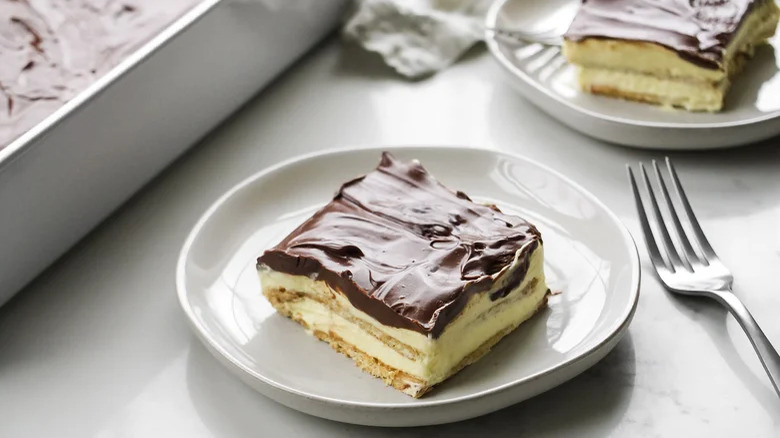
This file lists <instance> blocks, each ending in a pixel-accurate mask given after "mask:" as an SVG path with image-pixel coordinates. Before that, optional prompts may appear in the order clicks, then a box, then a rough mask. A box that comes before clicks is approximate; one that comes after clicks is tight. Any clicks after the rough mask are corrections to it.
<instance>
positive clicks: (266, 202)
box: [176, 147, 640, 426]
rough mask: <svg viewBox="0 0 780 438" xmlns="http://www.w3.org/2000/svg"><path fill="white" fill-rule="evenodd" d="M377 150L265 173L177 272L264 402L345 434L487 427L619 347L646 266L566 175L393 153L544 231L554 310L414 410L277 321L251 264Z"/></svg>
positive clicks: (322, 157)
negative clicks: (479, 422)
mask: <svg viewBox="0 0 780 438" xmlns="http://www.w3.org/2000/svg"><path fill="white" fill-rule="evenodd" d="M381 150H382V149H357V150H355V149H353V150H342V151H334V152H329V153H323V154H318V155H311V156H306V157H302V158H300V159H296V160H293V161H288V162H286V163H283V164H280V165H277V166H274V167H272V168H270V169H267V170H265V171H263V172H261V173H259V174H257V175H256V176H254V177H252V178H250V179H248V180H247V181H245V182H243V183H241V184H239V185H238V186H236V187H235V188H233V189H232V190H230V191H229V192H228V193H226V194H225V195H224V196H223V197H222V198H220V199H219V200H218V201H217V202H216V203H215V204H214V205H213V206H212V207H211V208H210V209H209V210H208V211H207V212H206V214H205V215H204V216H203V218H201V220H200V221H199V222H198V224H197V225H196V226H195V228H194V229H193V231H192V233H191V234H190V236H189V238H188V239H187V242H186V243H185V245H184V248H183V249H182V252H181V256H180V259H179V264H178V268H177V278H176V281H177V289H178V294H179V299H180V301H181V305H182V307H183V309H184V311H185V313H186V314H187V317H188V318H189V321H190V323H191V324H192V327H193V329H194V331H195V333H196V334H197V335H198V336H199V337H200V339H201V340H202V341H203V342H204V344H205V345H206V346H207V347H208V348H209V350H210V351H211V352H212V353H213V354H214V356H216V357H217V359H219V360H220V361H221V362H222V363H223V364H225V365H226V366H227V367H228V368H229V369H230V370H232V371H233V372H234V373H236V374H237V375H238V376H239V377H241V378H242V379H243V380H244V381H245V382H246V383H247V384H249V385H250V386H252V387H253V388H255V389H256V390H258V391H259V392H261V393H262V394H264V395H266V396H268V397H270V398H272V399H274V400H276V401H278V402H280V403H282V404H285V405H287V406H289V407H291V408H293V409H298V410H300V411H303V412H307V413H309V414H312V415H317V416H320V417H325V418H330V419H333V420H338V421H344V422H349V423H359V424H368V425H378V426H413V425H424V424H436V423H445V422H451V421H457V420H463V419H466V418H470V417H475V416H478V415H482V414H485V413H488V412H491V411H494V410H497V409H500V408H503V407H505V406H509V405H511V404H514V403H517V402H519V401H521V400H524V399H527V398H529V397H532V396H534V395H536V394H538V393H540V392H542V391H545V390H547V389H550V388H552V387H554V386H556V385H558V384H560V383H562V382H564V381H566V380H568V379H570V378H572V377H574V376H575V375H577V374H579V373H580V372H582V371H584V370H585V369H586V368H588V367H590V366H591V365H593V364H594V363H596V361H598V360H599V359H601V358H602V357H603V356H604V355H605V354H606V353H607V352H608V351H609V350H610V349H612V347H614V346H615V344H616V343H617V342H618V340H619V339H620V338H621V336H622V335H623V333H624V332H625V330H626V328H627V327H628V324H629V321H630V320H631V317H632V315H633V313H634V309H635V307H636V303H637V297H638V293H639V272H640V270H639V261H638V256H637V251H636V247H635V246H634V243H633V241H632V239H631V236H630V235H629V233H628V231H627V230H626V229H625V227H624V226H623V225H622V224H621V223H620V221H619V220H618V219H617V218H616V217H615V215H614V214H613V213H611V212H610V211H609V210H608V209H607V208H606V207H605V206H604V205H603V204H602V203H601V202H599V201H598V200H597V199H596V198H595V197H593V195H591V194H590V193H588V192H586V191H585V190H584V189H583V188H581V187H580V186H578V185H577V184H575V183H574V182H572V181H570V180H568V179H567V178H565V177H564V176H562V175H560V174H558V173H556V172H554V171H552V170H550V169H548V168H546V167H544V166H541V165H539V164H536V163H534V162H532V161H529V160H527V159H525V158H521V157H518V156H513V155H507V154H503V153H499V152H493V151H487V150H480V149H466V148H435V147H415V148H391V150H392V151H393V153H394V154H395V155H396V156H398V157H399V158H402V159H412V158H417V159H419V160H420V161H421V162H422V163H423V165H425V166H426V167H427V168H428V169H429V170H430V171H431V172H432V173H433V174H434V175H435V176H437V177H438V178H439V180H440V181H442V182H443V183H444V184H446V185H448V186H449V187H452V188H456V189H459V190H463V191H465V192H466V193H468V194H469V195H471V196H472V197H473V198H474V199H476V200H480V201H490V202H495V203H496V204H498V205H499V206H500V207H501V208H502V209H504V210H506V211H508V212H514V213H518V214H521V215H523V216H525V217H526V218H528V219H529V220H531V221H532V222H533V223H535V224H536V225H537V226H538V227H539V229H540V231H541V232H542V237H543V239H544V242H545V256H546V258H547V260H546V262H545V263H546V264H545V270H546V273H547V275H548V277H549V280H550V286H551V288H552V289H553V290H560V291H562V292H563V293H562V294H560V295H557V296H554V297H552V299H551V300H550V305H549V309H547V310H545V311H543V312H541V313H540V314H538V315H536V316H535V317H534V318H532V319H531V320H530V321H528V322H526V323H524V324H523V325H522V326H521V327H520V328H519V329H518V330H516V331H515V332H514V333H513V334H511V335H509V336H508V337H507V338H505V339H504V340H503V341H501V342H500V343H499V344H498V345H497V346H496V347H495V348H494V350H493V351H492V352H491V353H490V354H488V355H487V356H485V357H484V358H483V359H482V360H480V361H479V362H477V363H476V364H474V365H471V366H470V367H468V368H466V369H465V370H463V371H461V372H460V373H459V374H458V375H456V376H455V377H453V378H452V379H450V380H448V381H446V382H444V383H443V384H442V385H440V386H439V387H437V388H436V389H435V390H434V391H432V392H431V393H429V394H427V395H426V396H425V397H423V398H422V399H419V400H415V399H413V398H411V397H408V396H406V395H404V394H402V393H400V392H398V391H396V390H394V389H392V388H389V387H386V386H385V385H384V383H382V381H380V380H379V379H375V378H373V377H371V376H369V375H368V374H365V373H363V372H361V371H360V370H358V369H357V368H356V367H355V366H354V365H353V364H352V363H351V361H350V360H349V359H347V358H346V357H344V356H342V355H340V354H338V353H336V352H334V351H332V350H331V349H330V347H329V346H328V345H327V344H325V343H323V342H320V341H318V340H316V339H315V338H313V337H311V336H309V335H307V334H306V333H305V332H304V330H303V329H301V328H300V327H299V326H298V325H297V324H295V323H294V322H292V321H290V320H288V319H286V318H284V317H282V316H280V315H278V314H276V313H275V312H274V310H273V308H272V307H271V306H270V305H269V304H268V303H267V302H266V301H265V299H264V298H263V296H262V295H261V294H260V282H259V280H258V278H257V275H256V271H255V259H256V257H257V256H258V255H260V254H261V253H262V252H263V250H264V249H265V248H267V247H269V246H270V245H272V244H275V243H276V242H277V241H279V240H280V239H281V238H282V237H284V236H285V235H286V234H287V233H288V232H289V231H291V230H292V229H293V228H294V227H295V226H296V225H298V224H299V223H300V222H302V221H303V220H304V219H305V218H306V217H308V216H309V215H310V214H311V213H312V212H313V211H314V210H315V209H316V208H318V207H319V206H321V205H323V204H325V203H326V202H328V201H329V200H330V198H331V197H332V196H333V193H334V191H335V190H336V189H337V188H338V187H339V186H340V185H341V184H342V183H343V182H344V181H347V180H348V179H350V178H352V177H354V176H357V175H359V174H362V173H365V172H368V171H370V170H372V169H373V168H374V167H376V165H377V164H378V162H379V157H380V152H381Z"/></svg>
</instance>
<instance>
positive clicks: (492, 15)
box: [484, 0, 780, 130]
mask: <svg viewBox="0 0 780 438" xmlns="http://www.w3.org/2000/svg"><path fill="white" fill-rule="evenodd" d="M511 1H520V0H495V1H494V2H493V3H492V4H491V5H490V7H489V8H488V12H487V14H486V16H485V32H484V38H485V45H487V47H488V51H489V52H490V54H491V55H492V56H493V58H495V59H496V60H497V61H498V63H499V64H500V65H501V67H503V68H504V69H505V70H506V71H508V72H509V73H510V74H512V76H515V77H517V78H520V79H521V80H523V82H525V83H526V84H528V85H530V86H532V87H533V88H534V89H536V91H538V92H540V93H542V94H543V95H544V96H545V97H546V98H549V99H552V100H554V101H555V102H557V103H558V104H561V105H564V106H566V107H567V108H568V109H570V110H572V111H576V112H578V113H581V114H583V115H586V116H589V117H593V118H596V119H600V120H603V121H606V122H611V123H617V124H622V125H628V126H634V127H640V128H653V129H656V128H663V129H677V130H698V129H726V128H735V127H740V126H749V125H755V124H758V123H763V122H767V121H770V120H774V119H778V118H780V109H778V110H775V111H772V112H769V113H767V114H764V115H761V116H756V117H753V118H749V119H742V120H735V121H730V122H696V123H675V122H652V121H647V120H635V119H627V118H623V117H619V116H610V115H606V114H602V113H600V112H597V111H593V110H590V109H588V108H584V107H582V106H580V105H577V104H574V103H572V102H569V101H568V100H567V99H564V98H562V97H561V96H558V95H557V94H556V93H553V92H552V91H551V90H549V89H548V88H547V87H544V86H541V85H539V84H538V83H537V82H536V81H534V80H532V79H531V78H530V77H529V76H528V75H527V74H526V73H525V72H524V71H523V70H522V69H520V68H518V67H517V66H516V65H514V63H512V61H510V60H509V59H508V58H507V57H506V56H504V54H503V53H501V51H500V50H499V45H500V43H499V41H498V39H497V38H495V34H496V32H495V31H493V30H491V29H493V28H494V27H495V26H496V24H497V22H498V15H499V13H500V12H501V10H502V9H503V8H504V6H505V5H506V4H508V3H509V2H511ZM522 1H527V0H522Z"/></svg>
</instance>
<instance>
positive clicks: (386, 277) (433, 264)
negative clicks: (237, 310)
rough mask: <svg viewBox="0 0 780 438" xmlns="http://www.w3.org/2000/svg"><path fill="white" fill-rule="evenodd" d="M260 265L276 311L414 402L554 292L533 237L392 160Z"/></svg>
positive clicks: (346, 188)
mask: <svg viewBox="0 0 780 438" xmlns="http://www.w3.org/2000/svg"><path fill="white" fill-rule="evenodd" d="M257 267H258V272H259V276H260V280H261V284H262V293H263V294H264V295H265V297H266V298H267V299H268V301H269V302H270V303H271V304H272V305H273V306H274V307H275V308H276V310H277V311H278V312H279V313H281V314H282V315H285V316H287V317H289V318H291V319H293V320H295V321H297V322H298V323H299V324H301V325H302V326H303V327H305V328H306V330H307V331H308V332H309V333H311V334H313V335H314V336H316V337H317V338H319V339H321V340H323V341H325V342H328V343H329V344H330V345H331V347H333V348H334V349H335V350H336V351H339V352H341V353H343V354H345V355H347V356H348V357H350V358H352V359H353V361H354V362H355V364H356V365H357V366H358V367H360V368H361V369H363V370H364V371H366V372H368V373H371V374H372V375H374V376H376V377H379V378H381V379H383V380H384V381H385V382H386V383H387V384H388V385H391V386H393V387H394V388H396V389H398V390H400V391H403V392H404V393H406V394H408V395H411V396H413V397H420V396H422V395H423V394H425V393H426V392H427V391H429V390H430V389H431V388H432V387H433V386H434V385H436V384H438V383H440V382H442V381H444V380H445V379H447V378H448V377H450V376H452V375H453V374H455V373H457V372H458V371H459V370H461V369H462V368H464V367H466V366H467V365H469V364H471V363H474V362H476V361H477V360H479V359H480V358H481V357H482V356H484V355H485V354H486V353H487V352H488V351H489V350H490V349H491V347H493V346H494V345H495V344H496V343H498V342H499V341H500V340H501V338H503V337H504V336H506V335H507V334H509V333H510V332H512V331H513V330H514V329H515V328H517V326H518V325H520V323H522V322H523V321H525V320H527V319H528V318H530V317H531V316H533V315H534V314H535V313H536V312H537V311H538V310H539V309H540V308H542V307H544V305H545V303H546V302H547V295H548V293H549V290H548V288H547V285H546V283H545V277H544V270H543V247H542V238H541V235H540V233H539V231H538V230H537V229H536V227H534V226H533V225H531V224H530V223H528V222H527V221H525V220H523V219H522V218H520V217H517V216H513V215H508V214H504V213H502V212H501V211H500V210H499V209H498V208H497V207H495V206H490V205H482V204H478V203H475V202H473V201H471V199H469V197H468V196H466V194H464V193H462V192H454V191H451V190H450V189H448V188H446V187H445V186H443V185H442V184H440V183H439V182H438V181H437V180H436V179H434V178H433V176H431V175H430V174H429V173H428V172H427V171H426V170H425V169H424V168H423V167H422V166H421V165H420V164H419V163H417V162H415V161H413V162H410V163H402V162H399V161H397V160H396V159H394V158H393V157H392V156H391V155H390V154H388V153H384V154H383V155H382V158H381V162H380V164H379V166H378V167H377V168H376V170H374V171H373V172H370V173H368V174H366V175H365V176H362V177H359V178H356V179H354V180H352V181H349V182H347V183H345V184H344V185H343V186H342V187H341V189H340V190H339V191H338V193H337V194H336V196H335V197H334V199H333V200H332V201H331V202H330V203H329V204H327V205H326V206H325V207H323V208H322V209H320V210H319V211H318V212H316V213H315V214H314V215H313V216H312V217H310V218H309V219H308V220H306V221H305V222H304V223H303V224H302V225H300V226H299V227H298V228H296V229H295V230H294V231H292V233H290V234H289V235H288V236H287V237H285V238H284V239H283V240H282V241H281V242H280V243H279V244H277V245H276V246H274V247H272V248H271V249H269V250H267V251H265V253H264V254H263V255H262V256H260V257H259V258H258V260H257Z"/></svg>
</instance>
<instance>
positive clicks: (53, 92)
mask: <svg viewBox="0 0 780 438" xmlns="http://www.w3.org/2000/svg"><path fill="white" fill-rule="evenodd" d="M200 1H201V0H0V149H2V148H3V147H5V146H7V145H8V144H9V143H11V141H13V140H15V139H16V138H17V137H19V136H20V135H22V134H23V133H24V132H26V131H27V130H29V129H30V128H32V127H33V126H35V125H36V124H37V123H38V122H40V121H41V120H43V119H44V118H45V117H46V116H48V115H49V114H51V113H52V112H54V111H55V110H57V109H58V108H59V107H61V106H62V105H63V104H64V103H65V102H67V101H68V100H70V99H71V98H73V97H74V96H75V95H76V94H77V93H79V92H80V91H82V90H84V89H85V88H86V87H87V86H89V85H90V84H91V83H92V82H94V81H95V80H97V78H99V77H100V76H102V75H103V74H104V73H106V72H107V71H108V70H109V69H110V68H111V67H113V66H115V65H116V64H118V63H119V61H121V60H122V59H124V58H125V57H127V56H128V55H129V54H130V53H132V52H133V51H134V50H135V49H137V48H138V47H139V46H140V45H141V44H142V43H144V42H145V41H147V40H148V39H149V38H151V37H152V36H153V35H154V34H156V33H157V32H158V31H160V30H161V29H162V28H163V27H164V26H165V25H166V24H168V23H170V22H171V21H172V20H173V19H174V18H175V17H177V16H178V15H180V14H181V13H183V12H184V11H185V10H187V8H189V7H191V6H193V5H195V4H197V3H198V2H200Z"/></svg>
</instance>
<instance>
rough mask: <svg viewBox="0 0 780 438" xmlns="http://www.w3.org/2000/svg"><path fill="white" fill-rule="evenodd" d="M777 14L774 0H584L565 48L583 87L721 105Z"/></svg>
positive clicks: (682, 103) (688, 105)
mask: <svg viewBox="0 0 780 438" xmlns="http://www.w3.org/2000/svg"><path fill="white" fill-rule="evenodd" d="M778 16H779V15H778V7H777V5H776V4H775V1H774V0H583V2H582V5H581V7H580V10H579V11H578V13H577V15H576V17H575V18H574V21H573V22H572V24H571V26H570V27H569V30H568V31H567V33H566V35H565V37H564V46H563V52H564V54H565V56H566V58H567V59H568V60H569V62H571V63H572V64H575V65H577V66H578V67H579V83H580V86H581V87H582V89H583V90H585V91H587V92H590V93H594V94H601V95H606V96H613V97H619V98H623V99H628V100H635V101H642V102H648V103H655V104H660V105H665V106H673V107H680V108H684V109H687V110H689V111H719V110H721V109H722V107H723V99H724V97H725V95H726V92H727V91H728V89H729V87H730V85H731V80H732V78H733V77H734V76H735V75H736V74H738V73H739V72H740V70H741V69H742V68H743V65H744V64H745V61H746V59H747V58H749V57H751V56H752V55H753V52H754V49H755V47H756V46H758V45H761V44H763V43H765V42H766V41H767V39H768V38H770V37H771V36H772V35H774V33H775V29H776V27H777V21H778Z"/></svg>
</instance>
